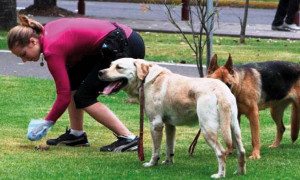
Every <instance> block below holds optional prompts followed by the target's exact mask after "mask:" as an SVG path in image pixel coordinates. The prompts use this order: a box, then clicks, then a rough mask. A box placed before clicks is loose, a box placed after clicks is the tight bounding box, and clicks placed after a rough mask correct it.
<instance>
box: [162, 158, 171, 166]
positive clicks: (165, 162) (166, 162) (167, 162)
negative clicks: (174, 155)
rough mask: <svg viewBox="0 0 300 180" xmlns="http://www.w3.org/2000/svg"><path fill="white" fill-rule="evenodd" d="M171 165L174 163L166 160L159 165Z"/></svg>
mask: <svg viewBox="0 0 300 180" xmlns="http://www.w3.org/2000/svg"><path fill="white" fill-rule="evenodd" d="M173 163H174V160H169V159H167V160H165V161H163V162H162V163H161V164H165V165H168V164H173Z"/></svg>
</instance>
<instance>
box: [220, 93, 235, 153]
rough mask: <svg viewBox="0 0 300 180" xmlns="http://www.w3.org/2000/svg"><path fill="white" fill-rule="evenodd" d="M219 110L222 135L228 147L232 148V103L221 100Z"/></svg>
mask: <svg viewBox="0 0 300 180" xmlns="http://www.w3.org/2000/svg"><path fill="white" fill-rule="evenodd" d="M218 109H219V113H220V114H219V115H220V128H221V133H222V138H223V140H224V142H225V144H226V146H227V147H228V149H231V148H232V136H231V119H232V110H231V106H230V103H229V102H228V101H227V100H226V99H225V98H224V97H222V98H220V99H219V102H218Z"/></svg>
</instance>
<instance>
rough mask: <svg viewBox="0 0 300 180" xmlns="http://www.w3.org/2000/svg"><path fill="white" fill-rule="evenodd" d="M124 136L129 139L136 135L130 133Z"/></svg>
mask: <svg viewBox="0 0 300 180" xmlns="http://www.w3.org/2000/svg"><path fill="white" fill-rule="evenodd" d="M125 137H126V139H129V140H134V138H135V137H136V136H135V135H133V134H130V135H128V136H125Z"/></svg>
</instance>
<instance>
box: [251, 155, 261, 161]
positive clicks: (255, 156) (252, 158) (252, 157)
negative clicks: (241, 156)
mask: <svg viewBox="0 0 300 180" xmlns="http://www.w3.org/2000/svg"><path fill="white" fill-rule="evenodd" d="M249 159H250V160H254V159H260V155H259V154H252V155H251V156H250V157H249Z"/></svg>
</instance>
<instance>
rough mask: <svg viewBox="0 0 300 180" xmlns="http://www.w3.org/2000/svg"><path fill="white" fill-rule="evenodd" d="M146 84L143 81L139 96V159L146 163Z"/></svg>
mask: <svg viewBox="0 0 300 180" xmlns="http://www.w3.org/2000/svg"><path fill="white" fill-rule="evenodd" d="M144 82H145V80H143V81H142V84H141V86H140V88H139V94H140V136H139V140H138V157H139V160H140V161H144V160H145V157H144V146H143V135H144V130H143V129H144V106H145V94H144Z"/></svg>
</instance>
